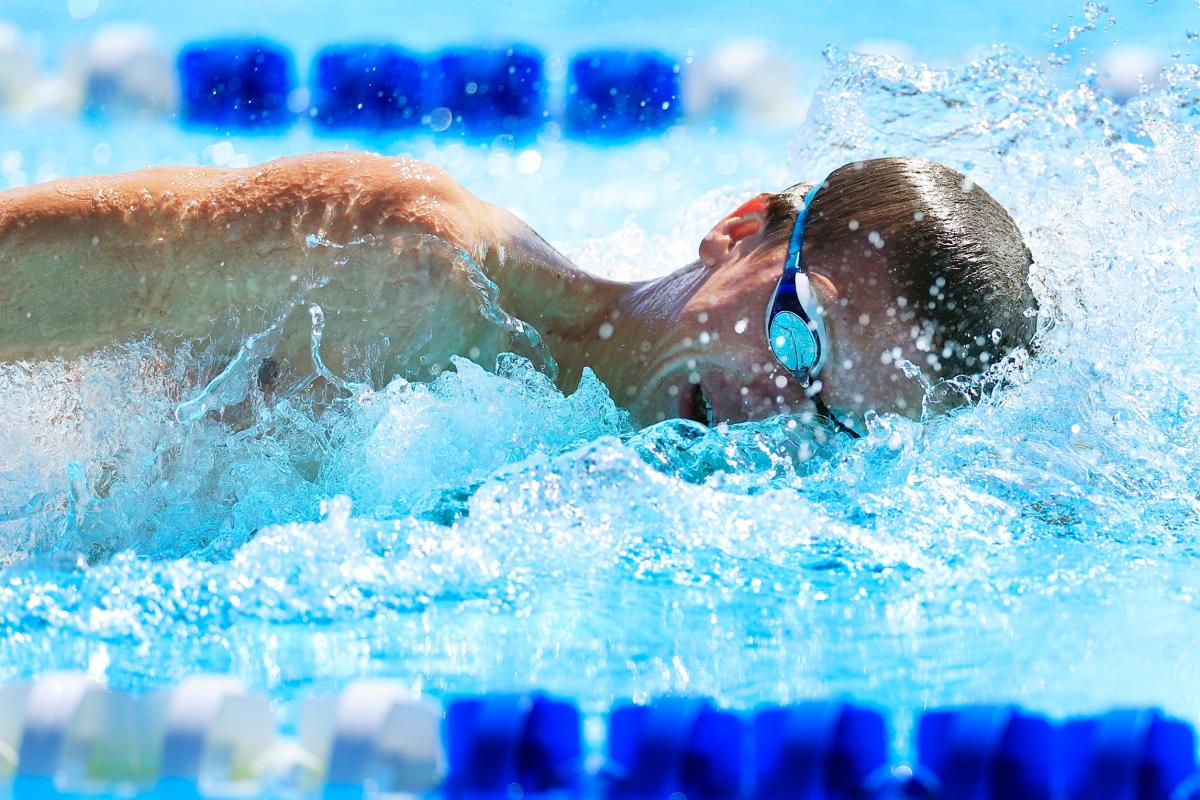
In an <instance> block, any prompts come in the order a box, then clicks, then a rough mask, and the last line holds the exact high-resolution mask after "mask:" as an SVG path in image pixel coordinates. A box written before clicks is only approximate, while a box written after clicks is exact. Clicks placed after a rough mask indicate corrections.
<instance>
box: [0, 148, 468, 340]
mask: <svg viewBox="0 0 1200 800" xmlns="http://www.w3.org/2000/svg"><path fill="white" fill-rule="evenodd" d="M489 209H490V207H489V206H488V205H487V204H486V203H483V202H482V201H480V200H478V199H477V198H475V197H474V196H473V195H471V194H470V193H469V192H467V191H466V190H465V189H463V188H462V187H461V186H459V185H458V184H457V183H456V182H455V181H453V180H452V179H451V178H449V177H448V176H447V175H446V174H445V173H443V172H442V171H441V170H439V169H437V168H436V167H433V166H431V165H429V164H424V163H422V162H418V161H414V160H412V159H406V158H385V157H381V156H374V155H366V154H361V153H318V154H312V155H305V156H299V157H294V158H284V159H279V160H276V161H272V162H270V163H267V164H263V165H260V166H254V167H247V168H245V169H220V168H205V167H157V168H152V169H146V170H140V171H137V172H130V173H124V174H119V175H109V176H99V177H89V178H69V179H62V180H57V181H51V182H48V183H44V184H38V185H35V186H30V187H25V188H21V189H15V190H10V191H8V192H4V193H0V308H3V309H4V311H5V313H4V314H2V315H0V360H6V361H7V360H15V359H22V358H38V357H45V356H48V355H55V354H63V355H72V354H75V353H78V352H83V351H85V350H89V349H92V348H94V347H97V346H103V345H104V344H108V343H111V342H113V341H114V340H115V339H120V338H124V337H126V336H128V335H130V334H132V333H135V332H137V331H139V330H171V331H173V332H177V333H180V334H183V335H185V336H192V335H202V334H203V333H204V330H205V326H206V325H208V324H209V321H210V320H211V318H212V316H213V314H214V313H216V311H215V310H216V309H220V308H225V307H229V306H230V305H234V306H236V305H243V306H244V305H260V306H261V305H267V304H271V303H273V302H276V301H278V300H280V299H281V298H282V297H284V296H285V295H287V294H288V293H289V292H290V291H291V287H292V285H293V283H294V281H295V277H294V276H295V275H296V272H297V269H298V267H300V266H301V262H302V261H303V257H304V253H305V241H306V239H307V237H308V236H310V235H313V234H317V235H320V236H324V237H325V238H326V239H328V240H329V241H331V242H346V241H350V240H353V239H356V238H360V237H362V236H364V235H366V234H373V235H375V236H383V237H386V236H389V235H392V234H396V233H408V232H416V233H430V234H433V235H436V236H438V237H440V238H443V239H446V240H448V241H450V242H451V243H453V244H455V245H456V246H459V247H462V248H463V249H466V250H473V249H474V246H475V243H476V242H478V241H480V240H481V239H482V238H483V237H485V236H488V235H490V234H491V233H492V231H490V230H487V228H488V227H489V226H490V223H491V220H492V216H491V213H490V211H489ZM380 268H381V269H387V268H388V267H387V266H386V265H383V264H381V266H380Z"/></svg>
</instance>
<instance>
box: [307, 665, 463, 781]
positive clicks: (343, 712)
mask: <svg viewBox="0 0 1200 800" xmlns="http://www.w3.org/2000/svg"><path fill="white" fill-rule="evenodd" d="M441 725H442V708H441V706H440V705H438V704H437V703H435V702H434V701H432V700H429V699H427V698H419V697H417V696H416V695H414V694H413V693H412V692H411V691H410V690H409V689H408V688H407V687H406V686H405V685H404V684H402V683H400V682H398V681H389V680H360V681H355V682H354V683H351V684H350V685H349V686H347V687H346V688H345V689H343V690H342V691H341V692H340V693H337V694H323V695H316V696H314V697H312V698H310V699H309V701H308V702H307V703H305V705H304V706H303V708H302V709H301V712H300V717H299V720H298V724H297V728H298V733H299V744H300V747H301V748H302V749H303V750H304V751H305V752H307V753H308V754H309V755H311V756H312V758H313V761H314V762H315V763H317V764H319V765H322V768H321V769H320V772H319V773H318V774H316V775H314V776H312V777H313V779H314V782H315V783H318V784H320V783H323V784H324V792H323V795H324V797H326V798H330V799H332V798H339V800H341V799H342V798H360V797H365V796H367V790H368V788H369V789H370V795H371V796H375V797H386V796H397V795H415V794H421V793H424V792H427V791H429V790H431V789H433V788H435V787H436V786H437V785H438V783H439V782H440V781H441V779H442V776H443V773H444V771H445V754H444V752H443V750H442V741H441Z"/></svg>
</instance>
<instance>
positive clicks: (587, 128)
mask: <svg viewBox="0 0 1200 800" xmlns="http://www.w3.org/2000/svg"><path fill="white" fill-rule="evenodd" d="M679 72H680V68H679V64H678V63H677V62H675V61H674V60H672V59H670V58H668V57H667V56H664V55H662V54H661V53H656V52H629V51H622V50H593V51H589V52H584V53H580V54H578V55H576V56H575V57H574V58H573V59H572V60H571V67H570V76H569V79H568V80H569V82H568V86H567V119H566V122H567V128H568V130H570V131H571V132H572V133H576V134H582V135H587V136H598V137H610V138H623V137H628V136H635V135H639V134H645V133H653V132H656V131H661V130H664V129H666V128H668V127H670V126H671V125H673V124H674V123H675V122H676V121H678V119H679V117H680V111H681V107H680V102H679V93H680V82H679Z"/></svg>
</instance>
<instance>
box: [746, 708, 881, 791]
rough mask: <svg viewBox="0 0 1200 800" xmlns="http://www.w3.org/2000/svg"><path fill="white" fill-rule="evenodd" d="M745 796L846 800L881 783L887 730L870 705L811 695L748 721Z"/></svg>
mask: <svg viewBox="0 0 1200 800" xmlns="http://www.w3.org/2000/svg"><path fill="white" fill-rule="evenodd" d="M753 730H754V739H753V762H754V773H753V789H752V791H751V792H750V798H751V800H852V799H853V798H861V797H868V796H871V795H872V794H873V793H874V792H875V791H876V789H878V788H879V787H882V786H886V784H887V781H888V779H889V778H890V773H889V772H888V770H887V766H888V730H887V723H886V722H885V721H884V719H883V715H882V714H880V713H879V712H878V711H875V710H874V709H868V708H862V707H859V706H855V705H851V704H849V703H844V702H840V701H834V700H830V701H814V702H810V703H802V704H799V705H795V706H785V707H772V708H764V709H761V710H760V711H759V712H758V713H756V714H755V715H754V721H753Z"/></svg>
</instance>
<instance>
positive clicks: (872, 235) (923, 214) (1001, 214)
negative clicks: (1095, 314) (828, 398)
mask: <svg viewBox="0 0 1200 800" xmlns="http://www.w3.org/2000/svg"><path fill="white" fill-rule="evenodd" d="M809 188H811V184H808V185H800V184H798V185H796V186H793V187H791V188H790V189H787V190H786V191H783V192H780V193H779V194H773V195H769V196H768V199H767V210H766V227H765V231H764V233H765V236H766V241H767V242H768V243H770V244H775V243H776V242H782V243H784V244H786V242H787V238H788V236H789V235H790V233H791V228H792V222H793V220H795V217H796V211H797V209H798V207H799V205H800V204H801V203H802V202H803V200H804V197H805V195H806V194H807V192H808V190H809ZM805 225H806V227H805V231H804V263H805V265H806V266H808V267H809V268H812V269H817V270H820V271H822V272H824V273H825V274H826V275H829V276H830V277H831V278H833V279H834V281H835V282H837V279H838V277H839V270H841V269H848V268H850V267H849V266H848V265H849V264H853V265H854V268H856V269H862V268H863V264H864V258H865V260H866V262H869V263H870V264H872V265H873V266H874V267H875V268H876V269H880V270H883V271H885V272H886V274H887V275H889V276H890V279H891V281H892V282H893V283H894V284H895V286H896V292H897V298H896V302H895V304H894V305H893V308H895V313H896V314H897V316H898V317H899V320H900V321H901V322H911V323H912V325H913V328H912V330H913V333H914V340H915V341H916V342H917V344H918V346H919V347H920V349H922V350H925V351H927V352H926V354H925V355H924V358H923V360H924V363H922V364H920V366H921V367H922V368H923V369H925V370H929V371H932V372H933V374H934V375H935V376H936V377H938V378H948V377H953V376H955V375H969V374H973V373H976V372H979V371H981V370H982V369H983V368H985V367H987V366H988V364H989V363H994V362H995V361H997V360H999V359H1000V358H1001V357H1002V356H1004V355H1005V354H1007V353H1009V352H1011V351H1012V350H1014V349H1015V348H1018V347H1024V348H1025V349H1026V350H1028V351H1030V352H1032V351H1033V347H1034V334H1035V333H1036V330H1037V319H1036V312H1037V301H1036V299H1035V298H1034V296H1033V292H1032V291H1031V289H1030V287H1029V266H1030V264H1031V263H1032V260H1033V258H1032V256H1031V254H1030V252H1029V248H1028V247H1026V246H1025V242H1024V240H1023V239H1022V238H1021V231H1020V230H1019V229H1018V228H1017V226H1016V223H1014V222H1013V220H1012V218H1011V217H1010V216H1009V215H1008V212H1007V211H1005V210H1004V207H1003V206H1001V205H1000V204H999V203H997V202H996V201H995V200H994V199H992V196H991V195H989V194H988V193H987V192H985V191H984V190H983V189H981V188H980V187H979V186H976V185H975V184H973V183H972V182H971V181H970V180H968V179H967V178H966V177H964V176H963V175H962V174H961V173H958V172H956V171H954V170H952V169H950V168H949V167H946V166H943V165H941V164H937V163H934V162H932V161H924V160H921V159H916V158H880V159H873V160H870V161H860V162H856V163H853V164H847V165H846V166H843V167H839V168H838V169H836V170H834V171H833V172H831V173H830V174H829V177H827V178H826V179H825V182H824V184H823V185H822V187H821V189H820V191H818V192H817V194H816V197H815V198H814V199H813V203H812V208H810V209H809V211H808V220H807V222H806V223H805ZM881 311H882V309H881ZM905 349H906V351H907V350H908V348H905ZM909 357H910V358H912V355H910V356H909ZM913 360H916V359H913Z"/></svg>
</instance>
